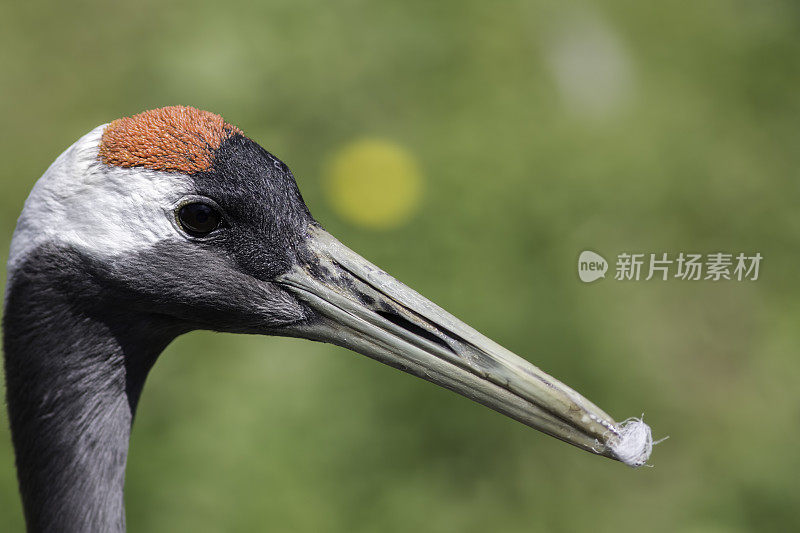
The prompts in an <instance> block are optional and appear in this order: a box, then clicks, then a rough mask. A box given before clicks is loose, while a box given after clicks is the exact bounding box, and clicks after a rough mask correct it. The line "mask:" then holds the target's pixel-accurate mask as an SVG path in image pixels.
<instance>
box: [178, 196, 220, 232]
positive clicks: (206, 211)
mask: <svg viewBox="0 0 800 533" xmlns="http://www.w3.org/2000/svg"><path fill="white" fill-rule="evenodd" d="M178 221H179V222H180V223H181V227H182V228H183V230H184V231H185V232H186V233H188V234H189V235H192V236H194V237H203V236H205V235H208V234H209V233H211V232H212V231H214V230H215V229H217V227H219V224H220V222H221V221H222V216H221V215H220V214H219V211H217V210H216V209H214V208H213V207H212V206H210V205H208V204H204V203H200V202H196V203H192V204H186V205H183V206H181V208H180V209H179V210H178Z"/></svg>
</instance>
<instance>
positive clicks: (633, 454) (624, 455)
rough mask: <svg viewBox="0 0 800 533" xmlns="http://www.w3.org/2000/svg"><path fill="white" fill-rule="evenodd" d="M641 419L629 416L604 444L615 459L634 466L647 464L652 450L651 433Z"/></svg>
mask: <svg viewBox="0 0 800 533" xmlns="http://www.w3.org/2000/svg"><path fill="white" fill-rule="evenodd" d="M643 419H644V416H642V418H629V419H627V420H625V421H624V422H622V423H620V424H619V426H618V428H617V431H615V433H616V434H615V435H612V436H611V437H609V439H608V443H607V444H606V446H608V448H610V449H611V451H612V452H613V453H614V455H615V456H616V457H617V459H619V460H620V461H622V462H623V463H625V464H626V465H628V466H632V467H634V468H635V467H639V466H644V465H645V464H647V460H648V459H649V458H650V454H651V453H652V451H653V444H654V443H653V434H652V432H651V431H650V426H648V425H647V424H645V423H644V420H643ZM662 440H663V439H662ZM658 442H661V441H658ZM655 444H657V443H655Z"/></svg>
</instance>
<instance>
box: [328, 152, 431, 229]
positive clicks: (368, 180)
mask: <svg viewBox="0 0 800 533" xmlns="http://www.w3.org/2000/svg"><path fill="white" fill-rule="evenodd" d="M324 175H325V188H326V192H327V195H328V199H329V201H330V202H331V204H332V205H333V208H334V209H335V210H336V212H337V213H339V215H341V216H342V217H343V218H346V219H347V220H349V221H351V222H354V223H356V224H359V225H361V226H366V227H369V228H376V229H385V228H390V227H394V226H398V225H400V224H402V223H403V222H405V221H407V220H408V219H409V218H410V216H411V215H412V214H413V212H414V211H415V209H416V208H417V206H418V205H419V201H420V196H421V193H422V176H421V174H420V172H419V168H418V166H417V163H416V161H415V160H414V156H412V155H411V154H410V153H409V152H408V151H407V150H405V149H404V148H403V147H402V146H399V145H397V144H395V143H393V142H390V141H385V140H380V139H362V140H358V141H355V142H353V143H351V144H348V145H346V146H345V147H343V148H342V149H341V150H339V151H338V152H337V153H336V154H334V156H333V157H332V158H331V159H330V161H329V162H328V165H327V166H326V168H325V173H324Z"/></svg>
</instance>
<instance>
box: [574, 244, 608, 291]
mask: <svg viewBox="0 0 800 533" xmlns="http://www.w3.org/2000/svg"><path fill="white" fill-rule="evenodd" d="M606 270H608V262H607V261H606V260H605V259H603V256H601V255H600V254H596V253H594V252H590V251H589V250H586V251H583V252H581V255H580V257H578V277H580V278H581V281H583V282H584V283H591V282H593V281H595V280H598V279H600V278H604V277H606Z"/></svg>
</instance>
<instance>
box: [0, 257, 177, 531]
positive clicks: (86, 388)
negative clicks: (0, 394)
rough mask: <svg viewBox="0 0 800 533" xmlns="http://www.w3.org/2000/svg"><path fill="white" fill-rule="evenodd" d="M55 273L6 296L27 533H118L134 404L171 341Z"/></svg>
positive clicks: (29, 270) (6, 341) (8, 369)
mask: <svg viewBox="0 0 800 533" xmlns="http://www.w3.org/2000/svg"><path fill="white" fill-rule="evenodd" d="M46 263H49V262H46ZM63 265H64V263H63V262H62V263H61V265H58V266H59V268H58V269H57V270H58V271H59V272H58V273H56V272H55V270H51V269H49V268H48V265H47V264H45V265H44V268H42V267H41V264H39V265H38V266H37V265H36V264H29V265H27V267H26V268H24V269H21V271H17V272H15V274H14V277H13V280H12V281H11V283H10V285H9V287H8V290H7V294H6V308H5V313H4V317H3V347H4V352H5V375H6V395H7V404H8V411H9V420H10V424H11V433H12V438H13V441H14V449H15V454H16V463H17V473H18V477H19V487H20V493H21V495H22V502H23V507H24V511H25V520H26V523H27V527H28V531H30V532H40V531H47V532H50V531H59V532H93V531H98V532H100V531H102V532H120V531H124V530H125V510H124V503H123V487H124V481H125V463H126V460H127V455H128V441H129V437H130V431H131V423H132V421H133V415H134V412H135V409H136V403H137V401H138V398H139V394H140V392H141V389H142V386H143V385H144V380H145V377H146V376H147V372H148V371H149V369H150V367H151V366H152V364H153V362H154V361H155V359H156V358H157V356H158V354H159V353H160V352H161V351H162V350H163V348H164V347H165V346H166V345H167V344H168V343H169V342H170V341H171V340H172V338H174V336H175V335H176V333H175V332H172V331H167V328H164V327H163V326H160V325H157V324H158V321H154V320H152V319H148V318H145V317H143V316H142V315H132V314H126V313H125V312H114V311H112V312H108V309H112V310H113V309H115V307H120V308H122V309H127V308H129V306H128V305H127V304H126V303H124V302H107V303H108V304H109V305H103V304H102V301H103V299H102V297H101V296H99V295H98V294H95V293H93V290H92V288H91V286H90V285H89V284H87V285H86V286H85V287H77V286H76V284H75V281H74V280H68V279H64V278H62V279H59V278H58V276H59V274H60V272H63V270H62V269H61V268H60V267H63ZM82 302H93V303H91V304H88V303H82ZM114 304H117V305H116V306H115V305H114ZM100 309H102V310H103V311H104V312H102V313H101V312H99V310H100Z"/></svg>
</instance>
